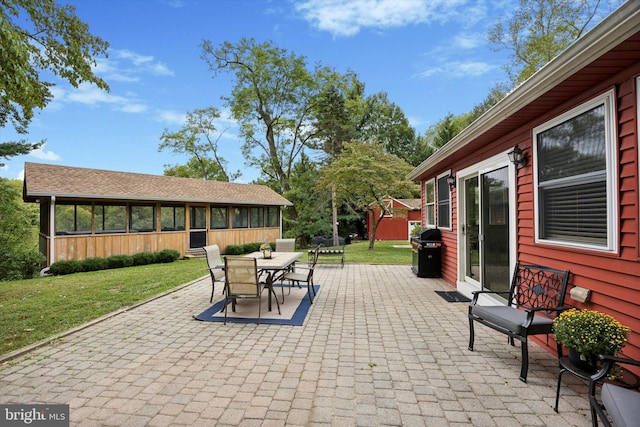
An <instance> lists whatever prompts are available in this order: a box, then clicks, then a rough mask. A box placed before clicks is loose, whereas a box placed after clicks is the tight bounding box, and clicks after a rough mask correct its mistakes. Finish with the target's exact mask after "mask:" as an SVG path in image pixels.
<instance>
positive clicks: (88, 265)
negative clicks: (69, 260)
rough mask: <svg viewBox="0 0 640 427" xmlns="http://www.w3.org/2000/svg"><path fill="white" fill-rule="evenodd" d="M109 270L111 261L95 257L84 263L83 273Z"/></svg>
mask: <svg viewBox="0 0 640 427" xmlns="http://www.w3.org/2000/svg"><path fill="white" fill-rule="evenodd" d="M107 268H109V261H107V260H106V259H104V258H99V257H94V258H87V259H85V260H84V261H82V271H98V270H106V269H107Z"/></svg>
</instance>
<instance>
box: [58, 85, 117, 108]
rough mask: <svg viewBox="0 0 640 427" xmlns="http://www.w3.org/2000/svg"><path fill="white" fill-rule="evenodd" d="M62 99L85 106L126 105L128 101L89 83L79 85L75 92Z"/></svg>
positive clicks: (71, 91)
mask: <svg viewBox="0 0 640 427" xmlns="http://www.w3.org/2000/svg"><path fill="white" fill-rule="evenodd" d="M61 99H62V100H68V101H71V102H78V103H80V104H85V105H94V104H125V103H126V102H127V99H126V98H124V97H122V96H118V95H113V94H111V93H109V92H106V91H104V90H102V89H99V88H98V87H96V86H94V85H91V84H88V83H83V84H81V85H79V86H78V88H77V89H75V90H69V91H67V92H66V93H65V96H64V97H63V98H61Z"/></svg>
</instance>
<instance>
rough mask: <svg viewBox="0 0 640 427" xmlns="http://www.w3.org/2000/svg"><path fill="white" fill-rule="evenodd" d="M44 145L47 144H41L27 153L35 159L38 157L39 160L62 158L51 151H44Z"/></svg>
mask: <svg viewBox="0 0 640 427" xmlns="http://www.w3.org/2000/svg"><path fill="white" fill-rule="evenodd" d="M46 145H47V144H42V147H40V148H38V149H35V150H33V151H31V152H30V153H29V155H31V156H33V157H35V158H36V159H40V160H51V161H58V160H62V157H60V156H59V155H58V154H56V153H54V152H53V151H46V150H45V149H44V148H45V146H46ZM23 173H24V171H23Z"/></svg>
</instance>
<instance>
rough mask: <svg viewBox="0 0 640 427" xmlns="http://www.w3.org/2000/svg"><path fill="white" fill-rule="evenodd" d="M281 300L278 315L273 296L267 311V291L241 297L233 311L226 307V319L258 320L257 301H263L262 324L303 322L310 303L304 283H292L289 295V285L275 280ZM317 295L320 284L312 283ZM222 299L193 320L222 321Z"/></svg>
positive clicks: (235, 321)
mask: <svg viewBox="0 0 640 427" xmlns="http://www.w3.org/2000/svg"><path fill="white" fill-rule="evenodd" d="M273 286H274V288H275V291H276V295H277V296H278V301H280V311H281V312H282V314H278V306H277V304H276V300H275V298H273V295H272V297H271V298H272V299H271V308H272V311H269V297H268V296H267V293H266V292H267V291H266V290H265V292H264V293H263V294H262V298H261V299H260V300H258V299H257V298H255V299H254V298H251V299H246V298H245V299H241V300H239V301H238V303H237V304H236V311H235V313H234V312H233V311H232V310H231V303H229V307H228V308H227V322H231V323H258V301H262V312H261V315H260V323H261V324H263V323H264V324H271V325H293V326H301V325H302V324H303V323H304V319H305V318H306V317H307V313H308V312H309V308H310V307H311V304H310V303H309V297H308V296H307V286H306V285H304V286H302V288H298V287H297V286H294V287H292V288H291V294H289V285H288V284H286V285H282V284H279V283H276V284H274V285H273ZM282 286H284V304H283V303H282V289H280V288H281V287H282ZM314 288H315V290H316V296H314V301H315V298H316V297H317V294H318V292H320V285H314ZM223 304H224V300H221V301H218V302H217V303H215V304H214V305H212V306H211V307H209V308H208V309H207V310H205V311H203V312H202V313H200V314H198V315H197V316H193V318H194V319H196V320H202V321H205V322H224V311H220V310H222V307H223Z"/></svg>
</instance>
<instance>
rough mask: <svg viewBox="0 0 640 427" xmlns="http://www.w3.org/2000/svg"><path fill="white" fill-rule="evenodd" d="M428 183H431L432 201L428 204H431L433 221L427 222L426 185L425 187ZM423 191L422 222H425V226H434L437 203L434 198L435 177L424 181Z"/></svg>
mask: <svg viewBox="0 0 640 427" xmlns="http://www.w3.org/2000/svg"><path fill="white" fill-rule="evenodd" d="M428 183H431V184H433V202H432V203H430V205H432V206H433V218H432V220H433V223H430V222H429V218H428V216H427V211H428V209H427V196H426V194H427V188H426V187H427V184H428ZM424 193H425V196H424V222H425V226H426V227H435V226H436V203H437V200H436V180H435V178H431V179H430V180H428V181H425V182H424Z"/></svg>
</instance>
